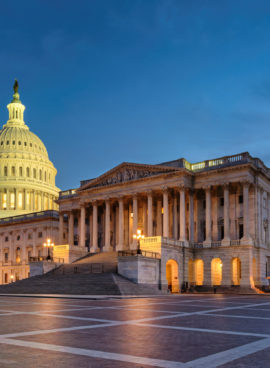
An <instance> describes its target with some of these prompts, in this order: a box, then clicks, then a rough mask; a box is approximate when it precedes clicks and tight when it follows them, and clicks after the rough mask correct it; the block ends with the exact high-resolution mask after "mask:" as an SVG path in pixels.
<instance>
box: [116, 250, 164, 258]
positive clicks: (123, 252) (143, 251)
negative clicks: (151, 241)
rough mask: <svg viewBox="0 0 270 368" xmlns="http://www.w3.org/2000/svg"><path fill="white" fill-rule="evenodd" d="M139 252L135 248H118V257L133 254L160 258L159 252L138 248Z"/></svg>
mask: <svg viewBox="0 0 270 368" xmlns="http://www.w3.org/2000/svg"><path fill="white" fill-rule="evenodd" d="M139 252H140V253H138V251H137V250H120V251H118V257H130V256H132V257H134V256H138V255H139V256H143V257H147V258H155V259H160V254H159V253H156V252H149V251H146V250H140V251H139Z"/></svg>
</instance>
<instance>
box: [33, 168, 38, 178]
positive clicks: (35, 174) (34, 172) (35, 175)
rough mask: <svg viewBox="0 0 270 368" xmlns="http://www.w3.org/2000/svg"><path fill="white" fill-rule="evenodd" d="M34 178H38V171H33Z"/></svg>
mask: <svg viewBox="0 0 270 368" xmlns="http://www.w3.org/2000/svg"><path fill="white" fill-rule="evenodd" d="M33 177H34V178H35V179H36V177H37V169H34V170H33Z"/></svg>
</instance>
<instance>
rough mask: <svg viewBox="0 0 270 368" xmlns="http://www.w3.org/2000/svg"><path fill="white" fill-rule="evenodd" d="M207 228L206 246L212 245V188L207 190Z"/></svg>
mask: <svg viewBox="0 0 270 368" xmlns="http://www.w3.org/2000/svg"><path fill="white" fill-rule="evenodd" d="M205 205H206V208H205V226H206V239H205V241H204V244H205V245H206V246H207V245H211V241H212V236H211V187H210V186H209V187H207V188H206V189H205Z"/></svg>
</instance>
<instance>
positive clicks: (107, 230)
mask: <svg viewBox="0 0 270 368" xmlns="http://www.w3.org/2000/svg"><path fill="white" fill-rule="evenodd" d="M105 207H106V208H105V246H104V248H103V251H105V252H108V251H109V250H110V246H111V244H110V240H111V215H110V212H111V205H110V201H109V199H106V201H105Z"/></svg>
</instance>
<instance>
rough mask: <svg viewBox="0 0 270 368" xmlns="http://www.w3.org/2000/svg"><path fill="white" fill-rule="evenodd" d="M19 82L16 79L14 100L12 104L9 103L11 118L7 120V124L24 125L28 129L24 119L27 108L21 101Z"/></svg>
mask: <svg viewBox="0 0 270 368" xmlns="http://www.w3.org/2000/svg"><path fill="white" fill-rule="evenodd" d="M18 89H19V83H18V81H17V79H15V83H14V86H13V90H14V94H13V100H12V101H11V103H10V104H8V105H7V108H8V112H9V120H8V121H7V124H6V125H7V126H14V125H17V126H24V127H25V128H26V129H28V127H27V126H26V125H25V123H24V120H23V113H24V110H25V106H24V105H23V104H22V103H21V101H20V95H19V93H18Z"/></svg>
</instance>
